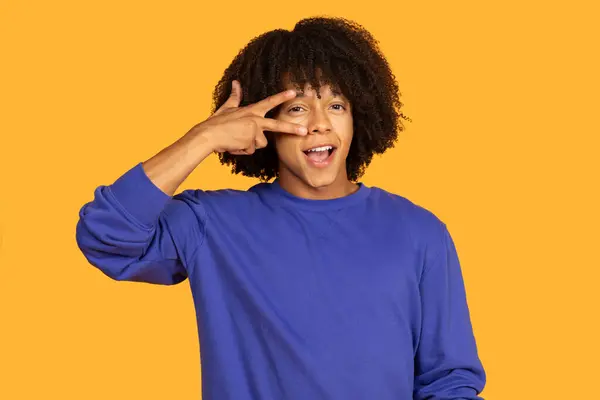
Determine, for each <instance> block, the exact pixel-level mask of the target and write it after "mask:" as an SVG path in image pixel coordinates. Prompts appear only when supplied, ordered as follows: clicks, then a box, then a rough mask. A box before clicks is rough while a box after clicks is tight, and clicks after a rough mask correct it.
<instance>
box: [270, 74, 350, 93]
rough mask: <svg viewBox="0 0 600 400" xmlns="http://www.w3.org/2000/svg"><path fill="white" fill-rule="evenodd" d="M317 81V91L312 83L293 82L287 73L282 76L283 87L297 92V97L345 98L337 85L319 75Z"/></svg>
mask: <svg viewBox="0 0 600 400" xmlns="http://www.w3.org/2000/svg"><path fill="white" fill-rule="evenodd" d="M317 79H318V80H319V87H318V88H317V90H315V89H314V88H313V87H312V84H311V83H310V82H307V81H305V82H297V81H292V80H291V78H290V74H289V73H286V74H283V76H282V85H283V88H284V90H287V89H294V90H296V93H297V97H314V96H315V95H317V96H319V97H321V96H325V97H331V96H343V94H342V92H341V90H340V89H339V88H338V87H337V85H336V84H335V83H330V82H328V81H327V80H326V79H322V76H321V74H317ZM317 91H318V93H317Z"/></svg>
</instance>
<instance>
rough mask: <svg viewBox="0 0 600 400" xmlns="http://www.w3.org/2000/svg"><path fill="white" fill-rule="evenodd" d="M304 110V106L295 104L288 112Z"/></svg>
mask: <svg viewBox="0 0 600 400" xmlns="http://www.w3.org/2000/svg"><path fill="white" fill-rule="evenodd" d="M302 110H303V108H302V107H300V106H293V107H291V108H290V109H289V110H288V112H292V113H293V112H300V111H302Z"/></svg>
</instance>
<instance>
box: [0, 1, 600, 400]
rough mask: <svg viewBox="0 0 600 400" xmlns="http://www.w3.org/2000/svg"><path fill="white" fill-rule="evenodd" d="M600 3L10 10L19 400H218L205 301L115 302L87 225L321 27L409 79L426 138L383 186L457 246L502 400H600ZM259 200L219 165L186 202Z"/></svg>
mask: <svg viewBox="0 0 600 400" xmlns="http://www.w3.org/2000/svg"><path fill="white" fill-rule="evenodd" d="M594 3H596V2H593V1H589V2H588V3H587V4H586V3H584V2H580V1H568V2H567V1H562V2H542V1H536V2H533V1H530V2H518V1H514V0H513V1H495V2H481V1H452V2H418V1H411V2H407V1H403V2H391V1H390V2H389V3H384V2H377V1H368V2H364V3H362V4H361V3H356V4H351V3H349V2H322V1H308V0H304V1H278V2H273V1H270V2H254V3H253V2H246V1H244V2H242V1H238V2H231V1H222V2H216V3H215V4H205V3H203V2H201V1H194V2H192V1H186V2H183V1H179V2H172V3H167V2H148V1H115V0H111V1H104V2H85V1H64V0H61V1H1V2H0V40H1V53H0V107H1V108H0V135H1V142H0V174H1V180H0V191H1V192H0V246H1V247H0V399H7V400H13V399H197V398H199V396H200V379H199V374H200V365H199V364H200V363H199V355H198V352H199V348H198V342H197V329H196V325H195V319H194V309H193V305H192V299H191V295H190V292H189V287H188V284H187V282H186V283H184V284H181V285H179V286H176V287H158V286H151V285H144V284H135V283H118V282H113V281H111V280H109V279H108V278H106V277H105V276H103V275H102V274H101V273H100V272H99V271H97V270H95V269H94V268H93V267H91V266H89V264H87V263H86V261H85V260H84V258H83V256H82V255H81V254H80V252H79V251H78V249H77V247H76V243H75V239H74V230H75V224H76V222H77V213H78V211H79V208H80V207H81V206H82V205H83V204H84V203H85V202H87V201H89V200H91V198H92V195H93V190H94V188H95V187H96V186H98V185H100V184H109V183H112V181H113V180H114V179H116V178H117V177H118V176H119V175H120V174H121V173H123V172H125V171H126V170H127V169H128V168H130V167H131V166H133V165H134V164H135V163H137V162H139V161H142V160H144V159H146V158H148V157H150V156H152V155H153V154H154V153H156V152H157V151H159V150H160V149H161V148H163V147H165V146H167V145H168V144H170V143H171V142H173V141H174V140H175V139H177V138H178V137H179V136H181V135H183V134H184V133H185V132H186V131H187V130H188V129H189V128H190V127H191V126H193V125H194V124H196V123H198V122H200V121H201V120H203V119H204V118H206V117H207V116H208V112H209V108H210V99H211V91H212V89H213V87H214V85H215V84H216V82H217V80H218V79H219V77H220V74H221V73H222V72H223V70H224V69H225V67H226V66H227V65H228V63H229V62H230V60H231V59H232V57H233V56H234V55H235V54H236V53H237V51H238V50H239V49H240V48H241V47H243V46H244V45H245V43H247V41H248V40H250V39H251V38H252V37H254V36H256V35H258V34H260V33H262V32H264V31H266V30H271V29H275V28H280V27H284V28H292V27H293V24H294V22H296V21H297V20H298V19H300V18H302V17H306V16H312V15H316V14H330V15H339V16H345V17H348V18H351V19H354V20H356V21H357V22H359V23H361V24H363V25H364V26H365V27H366V28H367V29H369V30H370V31H371V32H372V33H373V34H374V35H375V36H376V38H378V39H379V40H380V42H381V46H382V48H383V50H384V52H385V53H386V54H387V56H388V58H389V61H390V63H391V65H392V67H393V69H394V72H395V74H396V76H397V78H398V81H399V83H400V86H401V89H402V94H403V96H402V101H403V102H404V103H405V104H406V107H405V110H404V112H405V113H406V114H407V115H409V116H410V117H411V118H412V119H413V123H407V124H406V126H407V130H406V131H405V132H404V133H402V135H401V138H400V141H399V143H398V145H397V146H396V148H395V149H394V150H392V151H390V152H389V153H387V154H386V155H385V156H383V157H380V158H376V159H375V161H374V162H373V164H372V167H371V168H370V170H369V171H368V173H367V175H366V176H365V177H364V179H363V181H364V182H365V183H367V184H368V185H374V186H380V187H383V188H385V189H387V190H390V191H392V192H395V193H398V194H401V195H404V196H406V197H408V198H409V199H411V200H413V201H415V202H416V203H418V204H420V205H422V206H424V207H426V208H428V209H430V210H431V211H433V212H434V213H436V214H437V215H438V216H439V217H440V218H442V219H443V220H444V221H445V222H446V223H447V224H448V226H449V228H450V230H451V233H452V235H453V237H454V238H455V241H456V244H457V247H458V251H459V255H460V258H461V263H462V267H463V271H464V276H465V281H466V285H467V290H468V299H469V304H470V309H471V313H472V319H473V324H474V327H475V334H476V337H477V340H478V344H479V351H480V354H481V358H482V360H483V362H484V364H485V367H486V370H487V373H488V385H487V387H486V389H485V391H484V395H485V397H486V399H492V400H496V399H511V400H515V399H567V398H568V399H579V398H586V399H591V398H595V397H594V396H595V395H596V394H597V391H596V390H595V387H596V386H597V374H598V372H599V370H598V359H599V357H600V354H599V351H598V337H600V332H599V331H598V327H597V323H598V306H599V302H598V291H599V289H598V277H599V273H598V269H599V267H600V261H599V251H598V250H599V247H600V246H599V242H600V237H599V223H600V218H599V211H598V205H599V204H600V201H599V200H600V199H599V196H598V181H599V170H600V168H599V165H598V161H597V157H598V155H599V153H600V152H599V147H598V135H599V134H600V129H599V124H598V117H599V115H600V113H599V112H598V109H599V102H598V96H599V95H600V85H599V78H598V71H600V65H599V63H598V59H597V58H596V57H597V53H598V43H599V40H598V39H599V38H600V32H599V31H598V28H597V27H596V28H595V27H593V25H594V24H596V23H597V21H598V9H597V8H595V7H594V6H593V4H594ZM254 183H255V181H253V180H250V179H247V178H243V177H236V176H232V175H230V173H229V169H228V168H227V167H223V166H220V165H219V164H218V161H217V160H216V157H212V158H210V159H209V160H207V161H206V162H205V163H204V164H202V165H201V167H199V168H198V169H197V170H196V171H195V172H194V173H193V174H192V175H191V176H190V177H189V179H188V180H187V181H186V182H185V183H184V185H183V187H181V189H185V188H191V187H199V188H205V189H207V188H211V189H212V188H222V187H233V188H247V187H249V186H250V185H252V184H254ZM373 400H375V399H373Z"/></svg>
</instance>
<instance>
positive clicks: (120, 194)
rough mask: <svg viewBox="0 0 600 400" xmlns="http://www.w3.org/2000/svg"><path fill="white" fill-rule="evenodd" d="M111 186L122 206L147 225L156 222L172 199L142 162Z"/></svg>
mask: <svg viewBox="0 0 600 400" xmlns="http://www.w3.org/2000/svg"><path fill="white" fill-rule="evenodd" d="M109 188H110V191H111V192H112V194H113V196H115V198H116V199H117V201H118V202H119V203H120V204H121V206H123V208H125V210H126V211H127V212H129V213H130V214H131V216H133V217H134V218H136V219H137V220H138V221H139V222H141V223H142V224H144V225H147V226H153V225H154V224H155V223H156V221H157V219H158V217H159V215H160V213H161V211H162V210H163V209H164V208H165V206H166V205H167V202H168V201H169V200H170V199H171V196H169V195H168V194H166V193H165V192H163V191H162V190H160V189H159V188H158V186H156V185H155V184H154V183H153V182H152V181H151V180H150V178H148V175H146V172H145V171H144V168H143V167H142V163H141V162H140V163H138V164H137V165H136V166H134V167H133V168H131V169H130V170H129V171H127V172H126V173H124V174H123V175H121V176H120V177H119V178H118V179H117V180H116V181H115V182H114V183H113V184H112V185H110V186H109Z"/></svg>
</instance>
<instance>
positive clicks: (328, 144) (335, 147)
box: [302, 143, 337, 154]
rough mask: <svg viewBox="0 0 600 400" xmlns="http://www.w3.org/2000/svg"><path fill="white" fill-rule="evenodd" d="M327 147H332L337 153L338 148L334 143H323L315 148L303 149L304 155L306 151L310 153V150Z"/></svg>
mask: <svg viewBox="0 0 600 400" xmlns="http://www.w3.org/2000/svg"><path fill="white" fill-rule="evenodd" d="M325 146H331V147H333V150H334V151H335V149H337V146H336V145H334V144H333V143H321V144H316V145H314V146H310V147H307V148H305V149H303V150H302V152H303V153H304V152H305V151H308V150H310V149H316V148H317V147H325ZM332 154H333V153H332Z"/></svg>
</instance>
